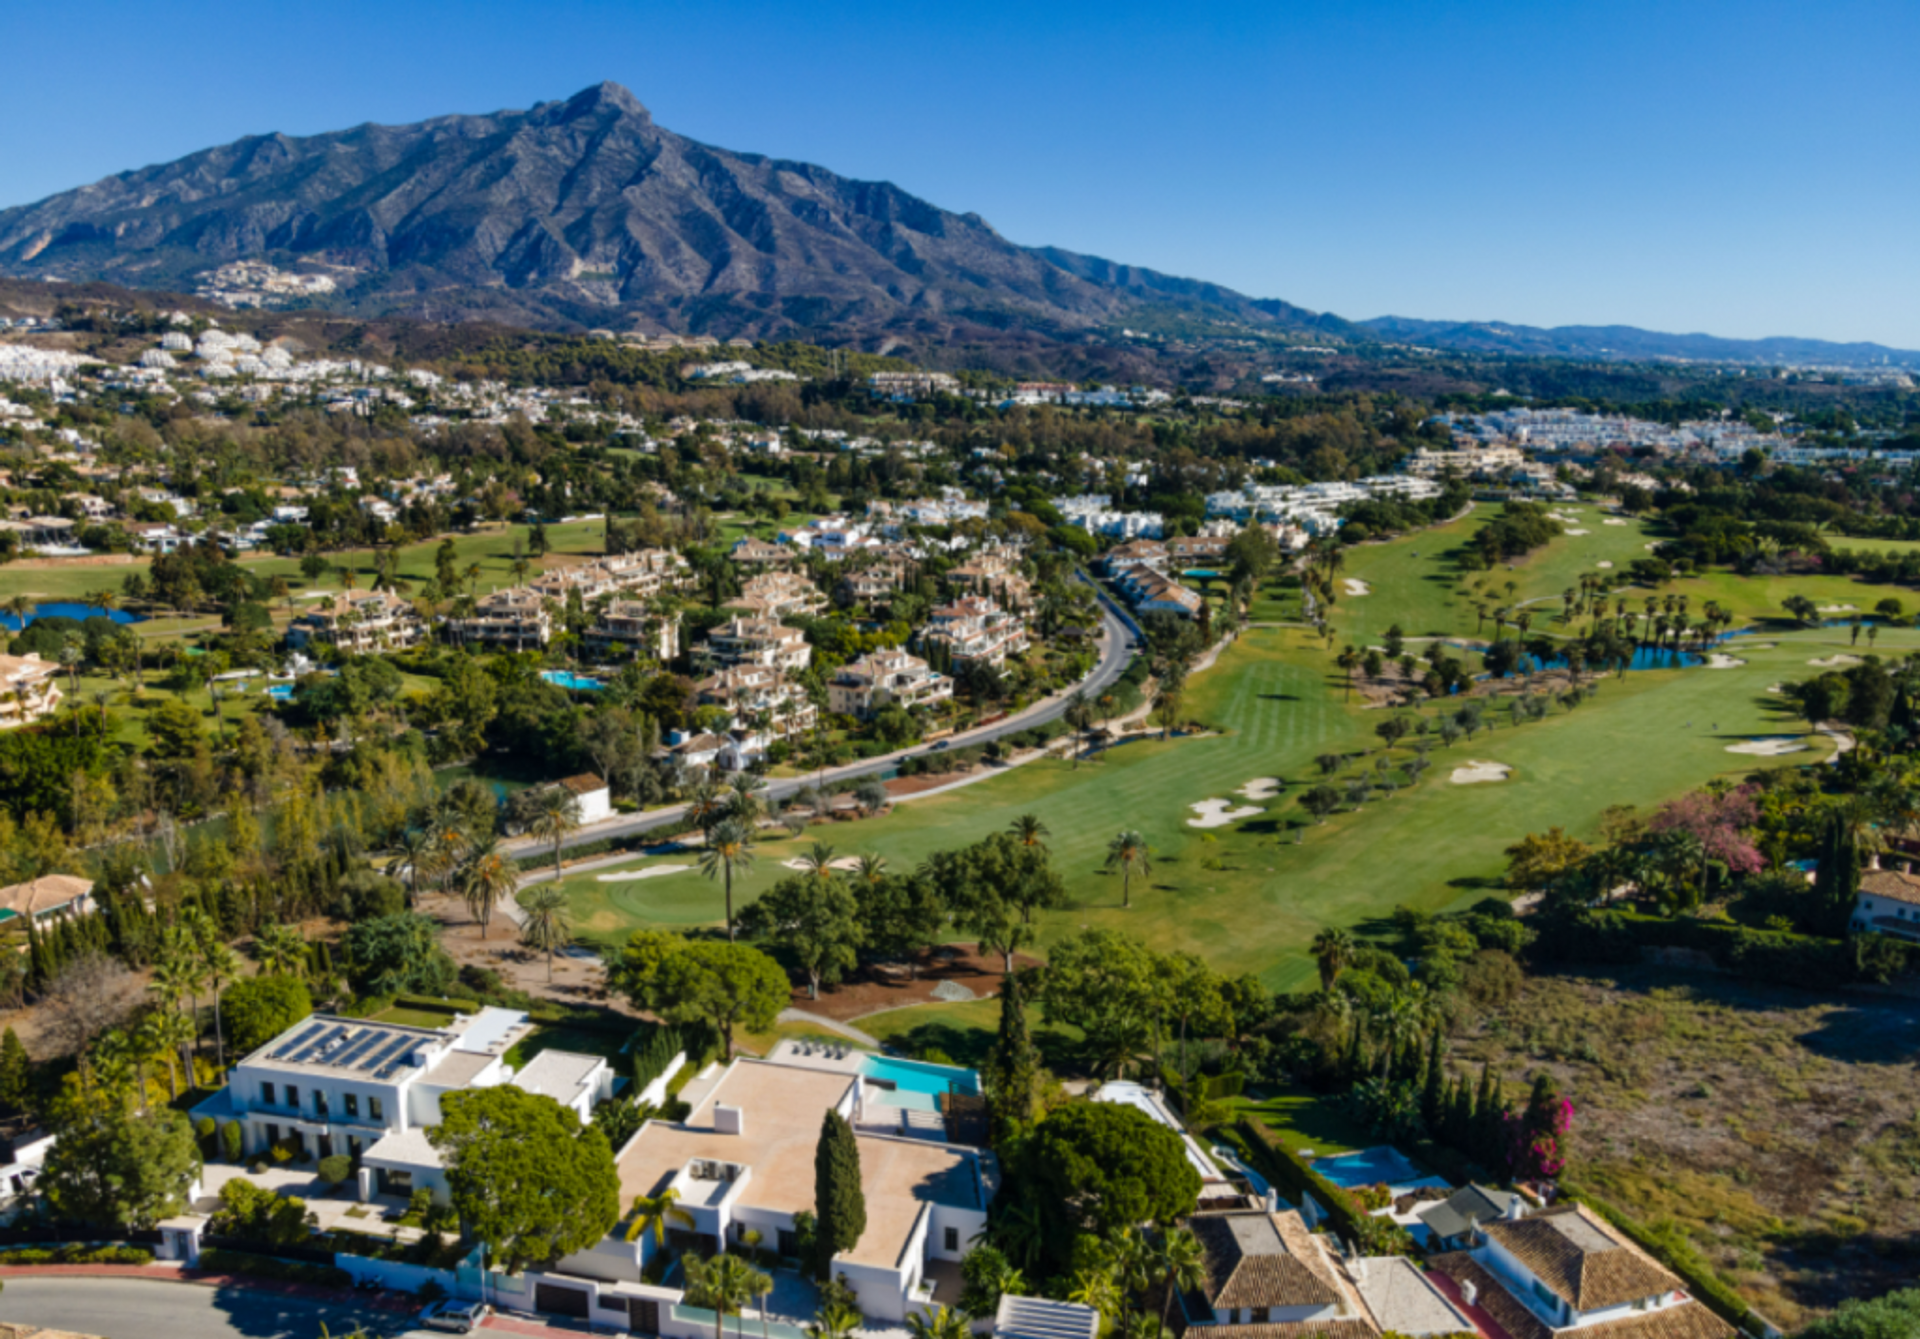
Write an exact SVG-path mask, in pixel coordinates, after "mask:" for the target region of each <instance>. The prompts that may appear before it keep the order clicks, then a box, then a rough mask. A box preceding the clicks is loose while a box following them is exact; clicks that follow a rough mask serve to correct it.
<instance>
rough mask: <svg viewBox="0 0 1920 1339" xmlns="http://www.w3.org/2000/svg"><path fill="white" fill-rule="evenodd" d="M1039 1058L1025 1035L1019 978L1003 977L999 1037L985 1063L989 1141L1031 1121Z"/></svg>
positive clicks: (1025, 1025) (1025, 1027)
mask: <svg viewBox="0 0 1920 1339" xmlns="http://www.w3.org/2000/svg"><path fill="white" fill-rule="evenodd" d="M1039 1067H1040V1066H1039V1057H1038V1056H1037V1054H1036V1053H1035V1051H1034V1049H1033V1038H1032V1037H1031V1036H1030V1035H1029V1034H1028V1032H1027V1010H1026V1004H1025V1001H1024V1000H1023V999H1022V997H1021V987H1020V976H1019V974H1018V973H1014V974H1012V975H1009V976H1008V977H1006V979H1005V980H1004V981H1003V982H1002V983H1001V986H1000V1034H999V1036H998V1037H996V1038H995V1039H994V1043H993V1055H992V1057H991V1059H989V1060H988V1062H987V1074H988V1081H989V1082H990V1083H991V1085H992V1090H991V1091H992V1098H991V1106H990V1108H989V1114H990V1115H991V1117H992V1120H993V1137H994V1139H995V1140H996V1141H997V1140H1001V1139H1004V1138H1006V1137H1007V1136H1008V1135H1009V1134H1012V1133H1013V1132H1014V1131H1015V1130H1016V1129H1018V1128H1019V1127H1020V1126H1022V1125H1025V1124H1026V1123H1027V1122H1028V1121H1030V1120H1032V1119H1033V1089H1034V1083H1035V1081H1036V1079H1037V1078H1038V1072H1039Z"/></svg>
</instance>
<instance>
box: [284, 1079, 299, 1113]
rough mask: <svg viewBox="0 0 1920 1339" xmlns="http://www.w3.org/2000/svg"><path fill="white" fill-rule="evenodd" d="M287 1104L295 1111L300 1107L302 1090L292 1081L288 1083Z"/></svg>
mask: <svg viewBox="0 0 1920 1339" xmlns="http://www.w3.org/2000/svg"><path fill="white" fill-rule="evenodd" d="M287 1105H288V1106H290V1107H292V1108H293V1109H294V1110H295V1111H298V1110H299V1109H300V1090H299V1089H298V1088H296V1087H294V1086H293V1085H292V1084H291V1083H289V1084H288V1085H287Z"/></svg>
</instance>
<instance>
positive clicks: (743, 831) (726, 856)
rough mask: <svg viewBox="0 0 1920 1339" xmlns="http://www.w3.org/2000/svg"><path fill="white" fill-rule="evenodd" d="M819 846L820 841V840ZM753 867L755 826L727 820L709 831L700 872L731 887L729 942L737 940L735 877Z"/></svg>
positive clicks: (729, 891) (728, 906)
mask: <svg viewBox="0 0 1920 1339" xmlns="http://www.w3.org/2000/svg"><path fill="white" fill-rule="evenodd" d="M816 845H817V843H816ZM752 868H753V829H752V828H750V827H748V826H747V825H746V824H745V823H741V822H737V821H736V820H734V819H731V818H729V819H727V820H726V821H725V822H723V823H721V824H719V825H718V826H717V827H715V828H714V829H713V831H712V832H710V833H708V834H707V845H706V849H705V850H703V851H702V852H700V872H701V873H702V874H704V875H706V876H707V878H709V879H717V878H724V879H725V881H726V888H727V942H728V943H729V944H731V943H732V942H733V876H734V874H735V873H736V872H745V871H746V870H750V869H752Z"/></svg>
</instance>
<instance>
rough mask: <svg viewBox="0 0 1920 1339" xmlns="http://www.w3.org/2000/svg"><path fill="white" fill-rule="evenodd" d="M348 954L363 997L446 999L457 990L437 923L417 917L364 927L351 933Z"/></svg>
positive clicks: (405, 913)
mask: <svg viewBox="0 0 1920 1339" xmlns="http://www.w3.org/2000/svg"><path fill="white" fill-rule="evenodd" d="M346 948H347V963H348V975H349V977H350V978H351V979H352V980H353V982H354V985H355V987H356V988H357V989H359V991H360V992H361V993H362V994H367V995H398V994H401V993H403V992H411V993H413V994H419V995H444V994H445V993H446V990H447V987H448V986H450V985H451V984H453V977H454V966H453V959H451V958H449V957H448V956H447V954H446V950H444V949H442V948H441V947H440V936H439V925H438V923H437V922H435V921H433V920H430V919H428V918H427V917H425V916H422V915H419V914H418V913H416V912H411V911H403V912H400V913H398V914H397V915H393V916H376V917H374V918H373V919H372V920H370V921H361V922H360V923H359V924H358V925H356V926H354V927H352V928H351V929H349V930H348V931H347V937H346Z"/></svg>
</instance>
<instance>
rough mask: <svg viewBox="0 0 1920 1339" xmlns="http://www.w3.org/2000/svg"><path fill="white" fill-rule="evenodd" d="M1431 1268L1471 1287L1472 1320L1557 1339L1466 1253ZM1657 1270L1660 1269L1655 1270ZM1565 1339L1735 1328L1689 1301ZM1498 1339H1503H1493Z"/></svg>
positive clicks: (1517, 1338)
mask: <svg viewBox="0 0 1920 1339" xmlns="http://www.w3.org/2000/svg"><path fill="white" fill-rule="evenodd" d="M1522 1221H1526V1220H1522ZM1649 1263H1651V1262H1649ZM1428 1265H1429V1266H1430V1267H1431V1268H1432V1269H1433V1270H1434V1271H1436V1272H1437V1273H1439V1274H1442V1275H1444V1276H1445V1277H1446V1278H1449V1279H1451V1280H1452V1281H1453V1282H1454V1283H1455V1284H1456V1285H1458V1284H1465V1283H1471V1284H1472V1285H1473V1287H1474V1291H1475V1294H1476V1295H1475V1297H1474V1301H1473V1304H1472V1306H1470V1307H1466V1308H1465V1309H1466V1310H1467V1311H1468V1312H1469V1314H1472V1313H1473V1312H1480V1313H1482V1314H1484V1315H1485V1316H1486V1317H1488V1318H1490V1319H1491V1320H1492V1321H1493V1322H1494V1324H1495V1326H1496V1327H1497V1328H1498V1329H1500V1330H1501V1331H1503V1332H1504V1335H1505V1336H1507V1337H1510V1339H1553V1336H1554V1334H1555V1333H1556V1332H1555V1331H1554V1330H1552V1329H1551V1328H1549V1327H1548V1326H1547V1325H1546V1323H1545V1322H1543V1321H1541V1320H1540V1319H1539V1317H1537V1316H1535V1315H1534V1314H1533V1312H1532V1311H1531V1310H1530V1309H1528V1308H1527V1307H1526V1306H1524V1305H1523V1304H1522V1303H1520V1302H1519V1301H1518V1300H1517V1299H1515V1298H1514V1296H1513V1294H1511V1293H1510V1292H1508V1291H1507V1287H1506V1285H1505V1284H1504V1283H1502V1282H1501V1281H1500V1280H1499V1279H1498V1278H1497V1277H1495V1276H1494V1274H1493V1273H1492V1272H1490V1271H1489V1270H1487V1269H1485V1268H1484V1267H1482V1266H1481V1265H1480V1264H1479V1262H1477V1261H1476V1260H1475V1259H1474V1258H1473V1257H1472V1256H1471V1255H1468V1254H1467V1253H1466V1252H1465V1251H1453V1252H1450V1253H1448V1254H1446V1255H1436V1256H1434V1257H1433V1259H1432V1260H1430V1261H1428ZM1653 1267H1654V1268H1655V1269H1659V1266H1657V1265H1655V1266H1653ZM1660 1272H1661V1273H1665V1272H1666V1271H1664V1270H1661V1271H1660ZM1649 1295H1651V1294H1649ZM1479 1319H1480V1317H1479V1316H1475V1320H1476V1321H1479ZM1482 1328H1483V1329H1484V1328H1485V1326H1484V1325H1483V1326H1482ZM1566 1333H1578V1334H1579V1335H1580V1339H1733V1335H1734V1328H1733V1326H1731V1325H1729V1324H1727V1322H1726V1321H1724V1320H1722V1319H1721V1318H1720V1317H1719V1316H1718V1315H1716V1314H1714V1312H1712V1311H1711V1310H1709V1309H1708V1308H1707V1307H1705V1306H1703V1305H1701V1304H1700V1303H1699V1302H1696V1301H1693V1300H1691V1299H1689V1300H1688V1301H1685V1302H1682V1303H1680V1304H1679V1305H1678V1306H1668V1307H1662V1308H1661V1309H1660V1310H1658V1311H1645V1312H1640V1313H1637V1314H1635V1315H1630V1316H1626V1317H1623V1318H1622V1319H1620V1320H1609V1321H1603V1322H1601V1323H1600V1324H1597V1325H1583V1326H1581V1327H1580V1328H1579V1330H1578V1331H1567V1332H1566ZM1494 1339H1502V1336H1495V1337H1494Z"/></svg>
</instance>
